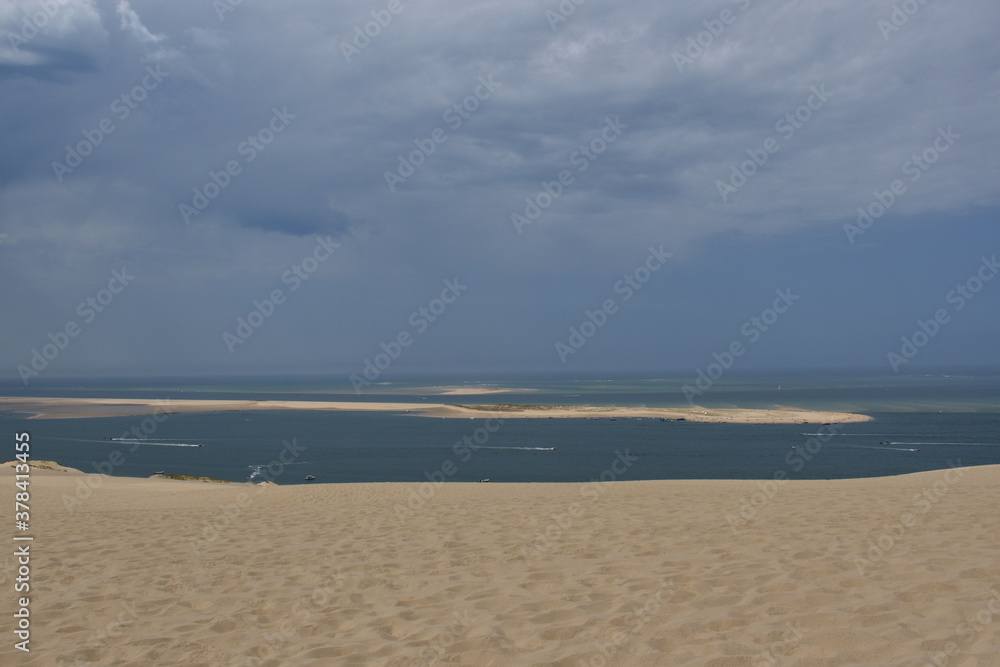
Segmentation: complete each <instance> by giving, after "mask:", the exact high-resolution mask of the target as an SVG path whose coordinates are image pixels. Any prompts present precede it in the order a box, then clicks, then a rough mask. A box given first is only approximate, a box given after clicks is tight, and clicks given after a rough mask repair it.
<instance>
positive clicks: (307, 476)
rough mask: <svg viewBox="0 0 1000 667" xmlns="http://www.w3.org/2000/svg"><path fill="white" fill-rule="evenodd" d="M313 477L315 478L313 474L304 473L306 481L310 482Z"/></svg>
mask: <svg viewBox="0 0 1000 667" xmlns="http://www.w3.org/2000/svg"><path fill="white" fill-rule="evenodd" d="M314 479H316V477H315V476H314V475H306V481H307V482H311V481H313V480H314Z"/></svg>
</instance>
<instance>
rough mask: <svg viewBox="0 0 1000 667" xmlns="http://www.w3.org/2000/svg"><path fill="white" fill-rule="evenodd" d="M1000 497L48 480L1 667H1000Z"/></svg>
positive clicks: (954, 479)
mask: <svg viewBox="0 0 1000 667" xmlns="http://www.w3.org/2000/svg"><path fill="white" fill-rule="evenodd" d="M608 465H609V466H611V465H613V462H612V461H609V462H608ZM12 475H13V470H12V468H11V467H10V466H5V467H4V468H3V469H2V470H0V480H2V483H3V485H4V487H5V488H8V489H12V488H13V480H12V479H11V478H12ZM998 481H1000V466H983V467H975V468H955V469H951V470H939V471H932V472H926V473H917V474H911V475H903V476H899V477H890V478H874V479H855V480H833V481H790V482H784V483H777V482H773V481H734V480H721V481H712V480H679V481H642V482H607V483H600V482H593V483H587V484H462V483H444V484H436V485H435V484H433V483H430V482H428V483H424V484H406V483H396V484H336V485H334V484H318V485H315V486H308V485H305V486H304V485H295V486H285V487H283V486H275V485H267V486H253V485H250V484H211V483H203V482H197V481H177V480H169V479H135V478H115V477H102V476H99V475H87V474H83V473H80V472H78V471H74V470H72V469H65V470H57V469H33V470H32V490H33V494H32V513H33V514H32V521H33V523H32V532H33V535H34V537H35V541H34V542H33V549H34V551H33V554H34V556H33V560H32V568H33V570H32V572H33V577H34V578H33V580H32V582H33V583H32V585H33V588H32V591H31V595H32V602H31V605H32V606H31V611H32V618H33V623H34V626H33V627H34V634H33V644H32V647H33V649H34V650H33V651H32V652H31V653H30V654H23V653H19V652H15V650H14V649H13V648H12V640H11V639H10V634H9V633H7V635H8V639H7V641H5V642H4V644H3V646H0V663H2V664H23V665H85V664H102V665H113V664H156V665H220V664H225V665H311V664H315V665H331V664H332V665H393V666H397V665H422V664H430V663H435V662H439V663H440V664H464V665H550V664H551V665H561V666H564V667H568V666H570V665H605V664H607V665H699V666H702V665H708V666H710V667H735V666H740V665H743V666H751V667H756V666H757V665H771V664H786V665H802V666H804V665H810V666H816V665H819V666H821V667H823V666H833V665H858V664H863V665H918V664H928V662H927V661H928V660H932V659H934V660H937V661H938V664H946V662H947V661H949V660H950V664H962V665H982V666H986V665H996V664H1000V633H998V629H1000V581H998V578H997V575H996V573H997V572H998V571H1000V568H998V560H1000V518H998V513H997V512H996V511H995V508H996V507H997V506H998V501H1000V485H998V483H997V482H998ZM88 489H89V494H88V493H86V490H88ZM74 498H75V499H76V500H77V501H78V502H75V503H73V502H69V501H68V500H67V499H74ZM8 505H9V503H3V507H4V510H3V520H4V521H5V522H7V525H11V522H12V520H13V517H12V516H9V515H10V513H11V512H12V508H11V507H8ZM9 554H10V550H7V554H6V555H4V556H3V557H2V558H0V563H2V565H3V567H2V570H0V578H2V579H3V581H2V582H0V583H2V585H4V586H10V585H11V579H12V576H13V572H14V570H13V567H14V563H13V559H12V556H11V555H9ZM2 605H3V606H2V609H0V612H2V614H3V615H4V617H5V618H7V619H11V614H12V613H13V601H12V600H11V599H10V596H4V597H3V603H2ZM8 622H9V621H8ZM15 653H17V655H15ZM930 664H933V663H930Z"/></svg>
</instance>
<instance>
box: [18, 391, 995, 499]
mask: <svg viewBox="0 0 1000 667" xmlns="http://www.w3.org/2000/svg"><path fill="white" fill-rule="evenodd" d="M691 380H692V379H691V378H681V379H677V378H667V379H637V378H620V379H599V380H534V381H531V382H526V381H523V380H522V381H520V382H518V381H513V380H512V381H506V382H505V381H486V382H484V383H482V384H484V385H490V386H516V387H520V388H526V389H531V390H532V391H530V392H527V393H520V394H505V395H479V396H448V397H440V396H434V395H429V394H426V393H422V392H420V391H419V389H418V387H421V386H428V385H443V384H459V383H456V382H453V381H452V382H448V381H446V380H442V379H441V378H415V379H412V380H411V381H409V382H406V383H395V384H391V385H382V386H381V388H380V391H382V392H384V393H382V394H365V395H362V396H357V395H355V394H354V393H353V392H351V391H350V387H349V385H344V384H342V385H336V384H331V383H329V382H326V381H322V380H316V379H302V378H289V379H282V380H273V379H269V380H256V381H241V382H234V381H231V380H227V381H193V380H188V381H184V382H177V381H170V382H164V381H160V382H158V383H155V384H154V383H150V382H146V383H143V384H142V385H140V384H137V383H108V384H105V385H103V386H80V385H77V386H58V385H56V384H53V385H51V386H49V387H45V388H44V389H43V390H37V389H35V390H33V391H32V395H51V396H102V397H137V396H141V397H146V398H174V399H181V398H185V399H190V398H222V397H225V398H256V399H267V398H275V399H278V398H281V399H290V400H291V399H294V400H342V401H347V400H364V401H406V402H421V401H427V402H456V403H459V402H460V403H497V402H508V403H529V402H530V403H546V404H607V405H620V406H627V405H646V406H664V407H666V406H682V405H684V406H686V405H687V402H686V401H685V400H684V396H683V394H682V393H681V391H680V388H681V386H682V385H683V384H684V383H685V382H690V381H691ZM779 387H780V389H779ZM4 393H6V394H7V395H24V394H21V393H19V392H17V391H15V390H7V391H5V392H4ZM699 402H700V403H701V404H702V405H705V406H706V407H759V408H764V407H774V406H776V405H788V406H796V407H805V408H816V409H831V410H850V411H858V412H864V413H866V414H871V415H873V416H874V417H875V421H872V422H867V423H859V424H847V425H843V426H842V427H839V428H838V427H821V426H816V425H740V424H698V423H692V422H669V421H668V422H661V421H659V420H658V419H621V418H619V419H617V420H615V421H613V422H612V421H609V420H595V419H509V420H506V421H505V422H503V423H502V424H497V423H495V422H486V421H484V420H482V419H437V418H422V417H414V416H408V415H405V414H381V413H367V412H308V411H306V412H303V411H273V412H270V411H267V412H230V413H203V414H172V415H163V416H160V417H159V421H157V420H153V419H152V418H146V417H114V418H93V419H66V420H27V419H25V418H24V416H23V415H15V414H4V415H0V429H2V430H3V431H5V432H8V433H10V434H11V436H12V434H13V433H14V432H17V431H21V430H27V431H28V432H30V433H31V435H32V443H33V448H32V451H33V454H34V456H35V458H46V459H54V460H57V461H59V462H60V463H63V464H64V465H69V466H72V467H75V468H80V469H82V470H85V471H88V472H94V471H98V470H100V471H103V472H110V473H111V474H116V475H128V476H139V477H145V476H148V475H150V474H152V473H153V472H154V471H164V472H167V473H171V474H191V475H205V476H210V477H218V478H222V479H229V480H233V481H246V480H248V479H251V478H252V479H258V480H259V479H271V480H273V481H275V482H277V483H280V484H293V483H306V481H305V476H306V475H312V476H314V477H315V478H316V481H317V482H376V481H392V482H396V481H407V482H412V481H429V480H432V481H439V480H445V481H478V480H480V479H484V478H488V479H490V480H492V481H494V482H580V481H588V480H591V479H600V478H601V476H602V474H603V475H604V477H605V478H606V479H607V478H612V477H613V478H614V479H622V480H625V479H718V478H727V479H736V478H739V479H769V478H772V477H774V476H775V474H782V475H787V476H788V477H790V478H792V479H835V478H846V477H871V476H882V475H895V474H902V473H908V472H916V471H922V470H934V469H941V468H947V467H948V466H949V465H950V464H952V463H960V464H961V465H984V464H997V463H1000V378H998V377H996V376H958V375H950V376H943V375H941V376H919V377H917V376H899V377H892V378H877V377H862V376H859V377H848V376H845V377H812V378H809V377H803V376H795V377H792V376H788V377H766V378H760V377H758V378H737V379H735V380H731V379H730V380H727V381H725V382H720V383H718V384H717V385H716V386H713V387H712V388H711V389H710V390H709V391H708V392H706V393H705V394H704V396H702V397H700V400H699ZM144 427H145V431H146V433H142V430H143V428H144ZM133 428H135V429H138V430H139V432H140V433H142V437H141V438H136V437H135V436H127V433H128V432H129V431H130V430H131V429H133ZM487 428H488V429H489V430H487ZM831 429H832V430H833V431H834V433H835V434H833V435H830V432H831ZM816 433H822V434H824V435H823V437H818V436H816V435H808V434H816ZM123 436H126V439H124V440H109V439H108V438H121V437H123ZM10 441H11V442H13V437H11V438H10ZM884 443H891V444H884ZM197 445H200V446H197ZM793 447H794V449H793ZM11 451H13V448H12V449H11ZM6 458H12V456H11V457H6ZM616 462H617V463H616Z"/></svg>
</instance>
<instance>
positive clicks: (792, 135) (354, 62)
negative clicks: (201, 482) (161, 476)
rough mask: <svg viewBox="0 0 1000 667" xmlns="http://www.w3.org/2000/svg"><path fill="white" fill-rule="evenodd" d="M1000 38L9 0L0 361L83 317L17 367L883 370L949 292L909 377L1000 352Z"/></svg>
mask: <svg viewBox="0 0 1000 667" xmlns="http://www.w3.org/2000/svg"><path fill="white" fill-rule="evenodd" d="M571 9H572V12H570V10H571ZM393 11H395V13H393ZM379 21H381V24H379V23H378V22H379ZM366 24H367V25H366ZM998 25H1000V6H997V5H996V3H992V2H988V1H987V0H979V1H966V2H958V1H957V0H956V1H948V0H927V1H926V2H924V3H922V4H921V3H919V2H917V0H911V1H909V2H903V3H896V4H895V5H894V4H893V3H892V2H885V1H878V2H860V1H858V2H820V3H813V2H788V1H778V0H771V1H765V0H736V1H735V2H729V1H720V2H712V3H662V2H654V1H649V2H644V1H640V2H624V3H611V2H603V1H600V0H588V1H586V2H584V3H583V4H581V5H579V6H576V5H574V4H572V3H571V2H570V1H569V0H564V2H562V3H558V2H548V1H541V2H537V1H536V2H520V1H518V0H503V1H499V0H498V1H484V2H459V1H457V0H417V1H411V0H401V2H399V3H395V2H389V1H388V0H375V1H372V2H364V3H361V2H350V3H349V2H327V1H318V0H317V1H315V2H309V1H293V2H281V3H266V2H259V1H256V0H244V1H243V2H238V1H237V0H217V1H216V2H214V3H213V2H209V1H208V0H197V1H194V0H172V1H171V2H158V3H157V2H145V1H136V0H133V1H132V2H127V1H125V0H123V1H121V2H113V1H109V2H104V1H99V0H93V1H91V0H66V1H59V0H51V1H50V2H38V1H27V0H15V1H14V2H13V3H11V2H7V3H4V4H3V5H2V6H0V36H2V37H3V39H2V43H0V118H2V128H3V129H2V137H0V281H2V285H3V290H2V293H0V308H2V313H3V315H2V317H3V319H2V321H0V341H2V345H0V378H5V379H10V380H14V381H19V380H20V378H21V377H22V376H23V375H24V373H23V371H22V372H19V370H18V367H19V366H22V367H24V368H32V366H31V361H32V358H33V354H34V353H33V351H39V353H41V352H43V347H44V346H45V345H55V346H57V347H59V346H60V341H61V342H66V339H64V338H63V337H62V336H60V335H59V332H63V331H67V326H69V329H68V330H69V331H71V332H76V334H75V335H71V336H70V337H69V342H68V343H67V344H66V345H65V349H59V350H58V354H55V353H53V350H54V349H55V348H53V347H51V346H50V347H49V348H48V353H49V354H48V355H45V356H48V357H51V358H48V359H46V360H45V363H43V362H42V361H40V360H38V359H37V355H34V356H35V357H36V360H35V365H34V367H33V368H34V369H35V370H36V371H37V373H38V375H31V374H29V375H28V381H29V382H31V381H34V380H35V379H37V378H40V377H58V376H75V375H125V374H142V373H155V374H162V373H185V374H196V373H247V374H250V373H296V372H306V371H319V372H328V373H331V374H334V375H335V376H337V377H339V378H341V379H344V378H346V376H347V375H348V374H350V373H357V372H360V371H361V370H362V369H363V368H364V362H365V360H366V359H370V360H371V359H374V358H375V356H376V355H377V354H378V353H380V352H381V351H382V349H381V348H380V343H387V344H388V343H389V342H390V341H393V340H399V337H400V335H401V334H403V340H409V341H411V342H410V343H409V344H408V345H406V346H405V347H401V349H400V354H399V355H398V356H399V358H398V359H394V360H393V361H392V364H391V365H390V367H389V368H387V369H384V370H383V371H382V372H381V373H380V378H379V379H380V380H391V379H393V377H395V376H396V374H401V373H404V372H406V371H433V370H442V371H454V372H467V373H470V374H475V373H486V372H490V371H497V370H505V371H517V370H525V371H527V370H532V371H546V370H551V371H571V372H578V373H587V372H594V373H598V372H606V371H610V370H615V369H617V370H644V371H648V372H650V373H657V372H662V371H666V370H680V371H683V372H691V373H693V372H694V371H695V370H696V369H698V368H704V367H705V366H706V365H707V364H708V363H709V362H711V361H712V360H713V357H712V355H713V353H716V352H722V351H724V350H727V349H728V348H729V347H730V345H731V344H732V343H734V342H740V343H742V344H744V346H745V347H746V353H745V354H744V355H743V356H742V357H740V358H739V360H738V362H737V369H743V370H752V369H763V368H795V367H818V366H837V367H843V366H867V367H874V368H882V369H884V370H885V371H886V372H889V373H891V372H893V371H894V370H896V369H895V368H893V367H892V363H891V360H890V357H889V354H890V353H893V352H897V353H899V352H901V347H902V346H903V341H901V338H902V337H904V336H908V337H911V339H912V335H913V334H914V332H915V331H917V330H919V321H925V322H926V321H927V320H928V318H934V317H935V313H937V311H939V310H944V311H945V314H946V315H947V316H948V317H947V319H942V321H941V323H940V326H939V330H937V331H936V332H935V334H934V335H933V336H930V338H929V340H928V341H927V344H926V345H924V346H918V347H919V349H917V350H916V352H917V354H916V355H914V356H913V359H912V361H910V360H908V361H907V362H906V363H905V364H902V365H899V364H897V367H898V369H899V370H901V371H907V372H912V371H914V370H919V369H920V368H924V367H928V368H929V367H930V366H933V365H950V364H966V365H974V364H980V363H993V364H995V363H996V354H995V346H996V340H997V334H998V333H1000V314H998V309H997V307H996V304H997V300H998V298H1000V280H995V281H992V282H991V281H990V278H992V275H990V277H989V278H987V275H989V274H990V271H991V270H992V269H988V268H984V267H989V266H991V265H990V264H989V262H988V261H987V262H986V264H983V258H984V257H985V258H986V259H987V260H989V259H990V258H991V257H992V256H993V255H994V254H995V253H996V252H997V251H998V250H1000V247H998V246H1000V243H997V241H998V234H997V231H996V220H997V211H998V208H997V206H998V193H1000V188H998V182H1000V178H998V177H1000V164H998V156H1000V132H998V131H997V130H998V121H997V117H998V110H1000V94H998V91H1000V70H998V65H1000V42H998V40H997V39H996V28H997V26H998ZM366 29H367V31H368V33H369V34H370V35H374V36H369V35H365V34H364V33H365V30H366ZM713 33H714V34H713ZM456 104H457V105H459V106H458V107H455V106H454V105H456ZM463 104H464V105H465V106H464V108H463V107H462V106H461V105H463ZM935 142H936V143H935ZM584 148H585V149H586V150H582V149H584ZM85 153H86V154H85ZM915 155H916V156H918V157H920V156H923V157H922V158H920V160H919V161H913V159H912V158H913V156H915ZM754 159H756V161H757V162H756V163H755V162H753V160H754ZM401 160H403V162H404V163H405V164H403V165H401ZM924 160H927V161H926V162H924ZM748 161H749V162H748ZM930 162H933V163H930ZM760 163H762V164H760ZM414 164H418V165H419V166H415V167H414ZM411 168H412V173H411ZM741 168H742V169H743V172H744V173H743V174H741V175H739V176H734V170H738V169H741ZM227 169H228V172H227ZM387 173H388V174H391V175H389V176H387ZM561 173H562V177H563V183H559V179H560V174H561ZM746 173H749V174H750V175H749V176H745V174H746ZM213 174H214V176H213ZM743 176H745V177H744V178H741V177H743ZM894 180H898V181H899V184H898V185H897V194H893V195H891V196H892V199H893V201H892V202H891V204H889V203H888V202H889V199H888V197H889V195H882V200H883V204H886V205H887V208H888V210H887V212H886V213H885V214H884V215H881V217H878V218H874V217H873V219H872V222H871V223H870V224H868V223H866V224H867V228H861V227H857V228H853V229H852V228H851V227H846V228H845V225H851V224H855V223H856V221H857V218H858V212H857V209H858V207H859V206H862V207H865V208H869V209H870V210H872V211H874V212H876V213H880V210H879V206H875V207H874V208H871V205H872V203H873V202H876V201H877V199H876V193H882V192H884V191H888V192H889V193H891V192H892V183H893V181H894ZM544 184H548V185H547V186H546V185H544ZM546 188H547V190H548V192H547V191H546ZM540 193H542V194H540ZM550 193H551V194H550ZM552 194H557V196H555V197H554V199H553V198H552ZM526 198H528V199H529V200H530V202H531V203H529V202H526ZM534 206H537V207H538V208H537V209H535V208H534ZM334 246H336V248H335V250H332V251H331V250H330V249H331V248H334ZM661 246H662V251H661V250H659V249H660V248H661ZM650 248H652V249H653V250H654V251H659V253H660V255H662V254H670V257H669V259H666V260H663V259H658V260H655V261H651V263H649V264H647V263H646V262H647V260H648V258H649V256H650V253H651V250H650ZM655 254H656V253H655V252H654V255H655ZM307 258H311V259H308V260H307ZM304 260H305V265H303V261H304ZM660 265H662V266H660ZM295 266H299V267H303V266H304V268H300V269H299V273H298V274H296V270H295V269H294V267H295ZM643 266H644V267H646V271H648V273H644V272H643V271H642V270H640V271H639V272H638V274H634V273H633V272H634V271H635V270H636V269H638V268H639V267H643ZM653 266H656V269H655V270H650V269H652V267H653ZM309 269H314V271H312V272H311V273H310V272H309ZM115 271H118V272H119V277H118V278H114V274H113V272H115ZM289 272H290V273H289ZM977 272H979V277H980V279H981V280H983V281H984V282H983V283H982V284H981V287H982V289H981V291H979V292H977V293H976V294H975V295H974V298H968V299H966V298H965V297H962V299H963V300H964V303H963V304H962V307H958V297H954V298H952V299H950V298H949V295H952V296H954V295H953V294H952V291H953V290H954V289H955V288H956V286H958V285H965V284H966V283H967V280H969V279H970V278H972V277H974V276H976V275H977ZM630 274H632V275H635V276H636V277H635V280H638V279H641V278H644V277H648V278H649V279H648V281H647V282H645V283H643V284H642V286H641V289H632V288H628V287H627V282H626V284H625V286H623V284H622V283H619V281H622V280H623V278H624V277H625V276H626V275H630ZM132 276H134V278H132ZM113 278H114V279H113ZM445 281H452V285H453V286H452V287H451V288H449V287H448V286H447V285H446V282H445ZM109 283H110V285H109ZM456 283H457V285H459V286H460V287H458V288H457V289H456V288H455V287H454V285H455V284H456ZM972 287H975V284H973V285H972ZM109 288H110V289H109ZM449 289H450V290H451V291H450V292H449V291H448V290H449ZM101 290H108V291H107V292H104V293H102V292H101ZM275 290H280V291H281V292H280V294H281V297H282V298H281V299H279V303H275V304H273V308H272V307H269V306H268V305H267V303H265V301H266V300H268V299H270V297H271V296H272V295H273V293H274V292H275ZM776 290H790V293H791V294H793V295H794V296H795V297H797V298H795V299H794V300H792V302H791V303H792V304H793V305H791V306H790V307H788V309H787V311H786V312H783V313H780V316H779V317H778V319H777V321H776V322H773V324H772V325H770V326H768V327H767V329H766V331H765V330H764V329H762V328H759V327H758V326H757V325H754V324H751V325H750V329H746V328H745V325H746V323H747V322H750V321H751V318H752V317H754V316H760V315H761V314H762V312H764V311H765V310H766V309H767V308H769V307H772V306H773V304H774V302H775V299H777V298H778V297H777V296H776ZM629 291H631V296H628V298H626V296H627V295H628V294H629ZM443 292H447V293H446V294H445V295H444V296H445V297H446V299H445V301H447V300H452V302H451V303H445V302H444V301H442V302H438V303H435V302H434V299H436V298H442V293H443ZM88 298H92V299H95V300H96V301H95V303H96V304H97V305H96V306H95V305H94V304H93V303H92V304H90V305H87V299H88ZM102 299H103V303H102ZM609 300H610V301H612V302H613V306H614V308H609V309H608V312H605V313H604V315H606V318H602V317H601V315H600V314H599V313H598V314H596V315H594V313H596V311H597V310H598V309H601V308H602V306H603V305H604V304H605V302H607V301H609ZM255 301H256V302H257V304H259V305H258V306H255V303H254V302H255ZM81 304H83V305H82V306H81ZM442 305H443V306H444V312H443V314H440V315H434V316H433V321H431V318H429V317H427V316H426V315H421V314H420V310H419V309H420V308H421V307H424V308H430V309H432V310H433V309H437V311H438V312H440V310H441V306H442ZM255 309H259V310H260V311H264V312H263V315H259V316H254V318H252V319H253V322H254V323H260V326H256V327H254V326H250V327H249V329H248V328H247V326H243V327H242V333H241V332H240V331H238V329H239V328H240V325H239V319H238V318H241V317H242V318H244V319H245V320H248V321H249V320H250V319H251V317H250V316H251V313H252V312H253V311H254V310H255ZM272 310H273V312H270V311H272ZM587 311H590V312H591V313H592V316H591V317H590V318H589V321H595V322H596V321H600V324H601V326H600V327H597V326H596V325H594V331H593V336H591V337H584V338H582V339H581V338H579V337H577V338H576V339H573V340H571V338H572V331H571V327H575V328H576V330H577V331H579V330H580V328H581V325H582V324H583V323H584V322H587V321H588V316H587V314H586V312H587ZM428 312H432V311H428ZM414 313H416V315H414ZM265 316H266V317H265ZM604 319H606V322H605V321H603V320H604ZM73 325H75V326H73ZM584 328H585V329H586V331H585V332H584V333H587V332H590V331H591V329H589V328H587V327H584ZM755 330H756V331H758V332H759V336H758V337H757V338H756V339H753V340H751V338H754V337H753V336H752V335H751V334H752V333H753V331H755ZM748 332H749V333H748ZM246 333H249V334H250V335H248V336H247V335H242V334H246ZM50 334H51V335H50ZM227 334H228V337H227ZM67 335H68V336H69V334H67ZM581 335H582V334H581ZM234 337H235V338H236V339H238V340H235V341H234ZM581 341H584V342H583V344H582V345H574V342H581ZM918 342H919V341H918ZM557 343H562V344H563V345H564V347H563V348H560V347H559V346H558V345H557ZM388 347H389V348H392V345H388ZM566 347H569V348H570V349H571V350H572V351H571V352H566V349H565V348H566ZM560 350H562V351H561V352H560Z"/></svg>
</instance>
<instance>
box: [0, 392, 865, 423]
mask: <svg viewBox="0 0 1000 667" xmlns="http://www.w3.org/2000/svg"><path fill="white" fill-rule="evenodd" d="M249 410H336V411H378V412H397V413H399V412H402V413H410V414H412V415H414V416H421V417H443V418H465V419H476V418H484V419H485V418H490V417H493V418H506V419H542V418H563V419H571V418H575V419H580V418H586V417H594V418H660V419H684V420H688V421H695V422H714V423H737V424H801V423H810V424H822V423H831V424H833V423H848V422H861V421H868V420H870V419H871V417H869V416H867V415H862V414H856V413H849V412H823V411H815V410H801V409H796V408H784V407H782V408H776V409H770V410H761V409H743V408H725V409H710V408H702V407H698V406H695V407H686V408H647V407H616V406H588V405H511V404H491V405H481V404H478V405H458V404H446V403H427V402H420V403H388V402H380V403H376V402H362V401H357V402H354V401H282V400H279V401H255V400H202V399H168V400H153V399H136V398H36V397H23V398H22V397H0V411H4V412H25V413H29V414H31V415H32V418H33V419H72V418H85V417H124V416H133V415H147V414H157V413H159V414H170V413H179V412H231V411H249Z"/></svg>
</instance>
